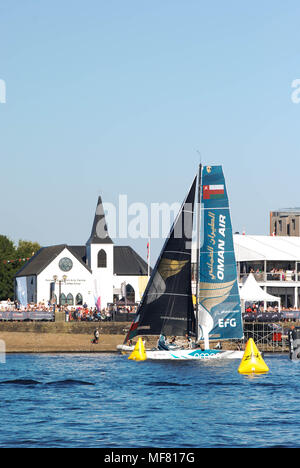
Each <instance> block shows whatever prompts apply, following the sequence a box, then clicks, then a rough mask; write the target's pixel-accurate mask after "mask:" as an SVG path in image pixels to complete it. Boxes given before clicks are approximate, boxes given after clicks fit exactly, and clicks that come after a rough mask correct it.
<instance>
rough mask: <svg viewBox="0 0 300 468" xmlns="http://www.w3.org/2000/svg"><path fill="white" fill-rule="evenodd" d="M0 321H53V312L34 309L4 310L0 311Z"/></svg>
mask: <svg viewBox="0 0 300 468" xmlns="http://www.w3.org/2000/svg"><path fill="white" fill-rule="evenodd" d="M0 321H2V322H24V321H46V322H53V321H54V313H53V312H52V311H51V312H50V311H44V310H34V311H17V310H5V311H0Z"/></svg>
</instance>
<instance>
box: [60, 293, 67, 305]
mask: <svg viewBox="0 0 300 468" xmlns="http://www.w3.org/2000/svg"><path fill="white" fill-rule="evenodd" d="M59 303H60V305H66V304H67V298H66V296H65V294H64V293H62V294H61V295H60V301H59Z"/></svg>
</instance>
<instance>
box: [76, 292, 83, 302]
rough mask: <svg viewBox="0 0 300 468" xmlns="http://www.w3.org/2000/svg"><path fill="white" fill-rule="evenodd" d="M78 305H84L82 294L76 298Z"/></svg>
mask: <svg viewBox="0 0 300 468" xmlns="http://www.w3.org/2000/svg"><path fill="white" fill-rule="evenodd" d="M76 305H83V297H82V295H81V294H80V293H78V294H77V296H76Z"/></svg>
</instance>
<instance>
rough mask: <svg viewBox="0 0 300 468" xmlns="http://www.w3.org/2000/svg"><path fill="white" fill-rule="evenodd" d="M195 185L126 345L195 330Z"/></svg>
mask: <svg viewBox="0 0 300 468" xmlns="http://www.w3.org/2000/svg"><path fill="white" fill-rule="evenodd" d="M196 183H197V177H195V179H194V182H193V184H192V187H191V189H190V191H189V194H188V196H187V197H186V199H185V201H184V203H183V204H182V206H181V209H180V211H179V213H178V215H177V218H176V220H175V221H174V224H173V226H172V229H171V231H170V234H169V236H168V238H167V239H166V241H165V244H164V247H163V249H162V251H161V254H160V256H159V258H158V260H157V262H156V265H155V268H154V269H153V272H152V275H151V277H150V279H149V282H148V285H147V288H146V290H145V292H144V295H143V298H142V301H141V303H140V306H139V308H138V311H137V314H136V318H135V320H134V322H133V323H132V325H131V328H130V330H129V332H128V334H127V336H126V339H125V342H127V341H128V340H130V339H132V338H134V337H135V336H137V335H159V334H160V333H164V334H165V335H167V336H170V335H175V336H185V334H186V333H190V332H194V330H195V314H194V309H193V297H192V286H191V256H192V232H193V215H194V202H195V191H196Z"/></svg>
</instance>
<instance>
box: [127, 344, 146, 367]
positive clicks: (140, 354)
mask: <svg viewBox="0 0 300 468" xmlns="http://www.w3.org/2000/svg"><path fill="white" fill-rule="evenodd" d="M128 359H132V360H133V361H145V360H146V359H147V355H146V351H145V346H144V343H143V340H142V338H139V339H138V341H137V344H136V345H135V347H134V350H133V351H132V353H131V354H130V356H129V358H128Z"/></svg>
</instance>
